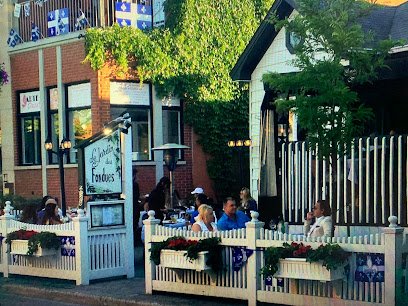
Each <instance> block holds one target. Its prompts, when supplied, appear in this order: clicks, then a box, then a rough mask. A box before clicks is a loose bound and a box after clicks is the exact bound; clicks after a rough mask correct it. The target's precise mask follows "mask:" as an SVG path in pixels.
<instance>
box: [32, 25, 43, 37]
mask: <svg viewBox="0 0 408 306" xmlns="http://www.w3.org/2000/svg"><path fill="white" fill-rule="evenodd" d="M40 36H41V33H40V29H39V28H38V27H37V26H36V25H35V23H32V25H31V40H32V41H37V40H39V39H40Z"/></svg>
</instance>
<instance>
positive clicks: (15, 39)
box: [7, 29, 24, 48]
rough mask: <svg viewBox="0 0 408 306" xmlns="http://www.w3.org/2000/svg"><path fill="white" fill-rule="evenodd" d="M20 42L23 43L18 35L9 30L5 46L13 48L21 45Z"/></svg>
mask: <svg viewBox="0 0 408 306" xmlns="http://www.w3.org/2000/svg"><path fill="white" fill-rule="evenodd" d="M22 42H24V41H23V40H22V38H21V37H20V35H18V33H17V32H16V31H15V30H14V29H11V30H10V33H9V37H8V39H7V44H8V45H9V47H12V48H14V47H15V46H16V45H18V44H21V43H22Z"/></svg>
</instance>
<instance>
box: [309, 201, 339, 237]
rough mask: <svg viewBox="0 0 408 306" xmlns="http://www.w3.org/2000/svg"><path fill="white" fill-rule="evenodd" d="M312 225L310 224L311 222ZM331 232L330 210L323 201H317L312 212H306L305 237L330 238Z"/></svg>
mask: <svg viewBox="0 0 408 306" xmlns="http://www.w3.org/2000/svg"><path fill="white" fill-rule="evenodd" d="M313 221H314V223H313V224H312V222H313ZM331 230H332V218H331V209H330V205H329V203H327V202H326V201H325V200H318V201H317V202H316V204H315V206H314V207H313V212H308V213H307V215H306V220H305V223H304V233H305V236H307V237H330V236H331Z"/></svg>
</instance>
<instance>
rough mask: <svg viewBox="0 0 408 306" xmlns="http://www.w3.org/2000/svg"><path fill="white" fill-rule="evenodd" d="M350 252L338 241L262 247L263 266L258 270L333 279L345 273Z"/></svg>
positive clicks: (275, 275) (297, 277) (282, 275)
mask: <svg viewBox="0 0 408 306" xmlns="http://www.w3.org/2000/svg"><path fill="white" fill-rule="evenodd" d="M349 255H350V254H349V253H347V252H345V251H344V250H343V249H342V248H341V247H340V246H339V245H338V244H330V243H328V244H325V245H320V246H319V247H318V248H317V249H312V248H311V246H309V245H303V243H296V242H292V243H291V244H288V243H287V242H285V243H283V245H282V246H281V247H270V248H267V249H266V250H265V266H264V267H263V268H262V269H261V272H262V274H263V275H264V276H266V277H272V276H273V277H277V278H294V279H307V280H319V281H322V282H329V281H334V280H337V279H342V278H343V277H344V267H345V266H346V265H347V263H348V257H349Z"/></svg>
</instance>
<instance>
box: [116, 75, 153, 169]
mask: <svg viewBox="0 0 408 306" xmlns="http://www.w3.org/2000/svg"><path fill="white" fill-rule="evenodd" d="M113 82H117V83H134V84H140V83H141V82H140V81H135V80H116V79H110V80H109V84H111V83H113ZM142 84H146V85H148V86H149V105H134V104H120V103H113V104H112V97H111V96H110V92H109V107H110V109H109V113H110V115H111V116H112V112H111V109H112V108H123V109H147V110H148V111H149V115H148V119H149V123H148V129H147V130H148V134H149V135H148V138H149V159H146V160H137V159H133V145H132V163H135V162H137V163H143V162H152V161H154V151H153V150H152V148H153V144H154V135H153V125H154V118H153V88H152V83H147V82H146V83H142ZM132 123H133V121H132ZM132 129H133V126H132Z"/></svg>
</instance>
